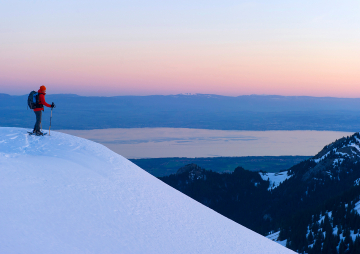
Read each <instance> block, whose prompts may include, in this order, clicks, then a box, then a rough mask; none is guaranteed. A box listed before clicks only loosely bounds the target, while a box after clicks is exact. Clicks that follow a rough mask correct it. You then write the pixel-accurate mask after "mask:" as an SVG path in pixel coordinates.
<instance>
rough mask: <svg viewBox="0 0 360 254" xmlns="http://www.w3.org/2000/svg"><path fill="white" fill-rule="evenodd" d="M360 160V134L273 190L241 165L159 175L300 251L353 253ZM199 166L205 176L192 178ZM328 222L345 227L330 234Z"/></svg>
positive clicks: (358, 224)
mask: <svg viewBox="0 0 360 254" xmlns="http://www.w3.org/2000/svg"><path fill="white" fill-rule="evenodd" d="M359 162H360V134H359V133H355V134H354V135H352V136H349V137H343V138H341V139H339V140H336V141H335V142H333V143H331V144H329V145H327V146H325V147H324V148H323V149H322V150H321V151H320V152H319V153H318V154H317V155H316V156H314V157H312V158H310V159H307V160H305V161H303V162H301V163H299V164H297V165H295V166H293V167H291V168H290V169H289V170H288V171H287V174H288V176H290V178H288V179H286V180H285V181H283V182H282V183H281V184H280V185H279V186H278V187H276V188H274V189H272V188H269V187H270V182H269V181H266V180H264V179H263V178H261V175H260V174H259V173H258V172H250V171H247V170H244V169H243V168H241V167H239V168H237V169H235V171H234V172H233V173H228V174H218V173H214V172H211V171H207V170H204V169H202V170H200V171H199V169H198V167H196V166H194V165H192V166H188V167H187V168H188V169H187V170H185V169H181V170H180V171H179V174H176V175H170V176H168V177H162V178H160V179H161V180H163V181H164V182H166V183H168V184H169V185H171V186H172V187H174V188H176V189H178V190H180V191H182V192H183V193H185V194H187V195H189V196H190V197H192V198H194V199H196V200H197V201H199V202H201V203H203V204H204V205H207V206H209V207H210V208H212V209H214V210H215V211H217V212H219V213H221V214H223V215H224V216H226V217H228V218H230V219H232V220H234V221H236V222H238V223H240V224H242V225H244V226H246V227H249V228H250V229H252V230H255V231H257V232H259V233H261V234H263V235H267V234H269V233H273V232H277V231H280V234H279V238H278V240H279V241H284V240H286V242H287V246H288V247H289V248H291V249H293V250H295V251H298V252H301V253H354V250H355V247H354V246H358V245H359V247H360V235H359V234H358V233H356V232H359V230H360V215H359V213H358V212H356V211H355V207H356V204H357V202H358V201H359V200H360V187H359V186H358V184H359V183H360V163H359ZM194 170H197V172H200V173H201V177H198V176H197V177H191V174H194V173H195V172H194ZM209 179H211V180H209ZM345 204H346V207H345ZM344 207H345V208H346V209H344ZM359 208H360V205H359ZM344 211H345V213H344ZM330 212H331V215H329V213H330ZM326 214H328V215H327V216H326ZM344 214H345V215H346V216H345V215H344ZM343 215H344V216H345V219H344V218H343V217H342V216H343ZM320 217H321V218H322V217H323V218H324V219H325V218H327V219H326V222H323V223H321V222H319V220H320ZM329 225H331V228H332V229H333V230H334V231H336V230H335V228H336V229H338V228H340V229H341V230H340V231H339V232H333V233H331V234H330V233H326V232H330V229H329ZM310 231H311V235H312V236H310V233H309V232H310ZM349 232H350V233H351V235H352V236H353V239H351V240H349V239H350V238H351V237H350V236H349V234H350V233H349ZM354 232H355V233H354ZM320 234H321V235H322V236H320ZM346 235H348V236H347V238H346V241H345V237H346ZM357 236H359V240H356V239H357V238H356V237H357ZM341 240H343V243H341ZM340 244H341V248H340ZM319 246H320V248H319ZM340 250H343V251H345V252H339V251H340ZM329 251H330V252H329ZM355 253H358V252H355Z"/></svg>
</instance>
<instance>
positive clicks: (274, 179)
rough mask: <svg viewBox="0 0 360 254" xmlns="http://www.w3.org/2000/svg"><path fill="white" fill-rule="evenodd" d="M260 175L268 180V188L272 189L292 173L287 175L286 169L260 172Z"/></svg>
mask: <svg viewBox="0 0 360 254" xmlns="http://www.w3.org/2000/svg"><path fill="white" fill-rule="evenodd" d="M260 176H261V178H262V179H263V180H264V181H267V180H269V181H270V185H269V188H268V190H273V189H275V188H276V187H278V186H279V185H280V184H281V183H282V182H284V181H285V180H286V179H289V178H290V177H291V176H292V175H288V171H283V172H279V173H260Z"/></svg>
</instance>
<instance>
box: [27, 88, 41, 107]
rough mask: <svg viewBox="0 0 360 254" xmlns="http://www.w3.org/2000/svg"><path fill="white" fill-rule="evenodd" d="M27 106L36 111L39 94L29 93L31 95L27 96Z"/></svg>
mask: <svg viewBox="0 0 360 254" xmlns="http://www.w3.org/2000/svg"><path fill="white" fill-rule="evenodd" d="M28 106H29V108H30V109H36V108H39V106H40V103H39V93H37V92H35V91H31V93H30V94H29V96H28Z"/></svg>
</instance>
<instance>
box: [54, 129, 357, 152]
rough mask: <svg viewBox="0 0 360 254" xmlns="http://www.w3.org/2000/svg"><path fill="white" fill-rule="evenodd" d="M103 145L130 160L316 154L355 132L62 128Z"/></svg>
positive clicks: (66, 131) (65, 131)
mask: <svg viewBox="0 0 360 254" xmlns="http://www.w3.org/2000/svg"><path fill="white" fill-rule="evenodd" d="M60 131H61V132H64V133H68V134H71V135H75V136H78V137H83V138H86V139H90V140H93V141H95V142H98V143H100V144H103V145H105V146H107V147H108V148H110V149H111V150H113V151H114V152H116V153H118V154H121V155H122V156H124V157H126V158H128V159H136V158H161V157H189V158H190V157H217V156H278V155H315V154H316V153H318V152H319V151H320V150H321V149H322V148H323V147H324V146H325V145H327V144H329V143H331V142H333V141H335V140H336V139H339V138H341V137H343V136H348V135H351V134H353V133H350V132H337V131H232V130H230V131H229V130H203V129H186V128H133V129H101V130H60Z"/></svg>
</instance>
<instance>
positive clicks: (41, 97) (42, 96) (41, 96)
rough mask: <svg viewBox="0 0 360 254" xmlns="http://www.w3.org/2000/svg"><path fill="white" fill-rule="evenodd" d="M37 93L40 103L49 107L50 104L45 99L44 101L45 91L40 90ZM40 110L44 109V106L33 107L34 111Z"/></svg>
mask: <svg viewBox="0 0 360 254" xmlns="http://www.w3.org/2000/svg"><path fill="white" fill-rule="evenodd" d="M38 93H39V102H40V104H41V105H45V106H46V107H48V108H51V105H50V104H48V103H46V101H45V93H43V92H41V91H40V90H39V91H38ZM41 110H44V106H43V107H41V108H36V109H34V111H41Z"/></svg>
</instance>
